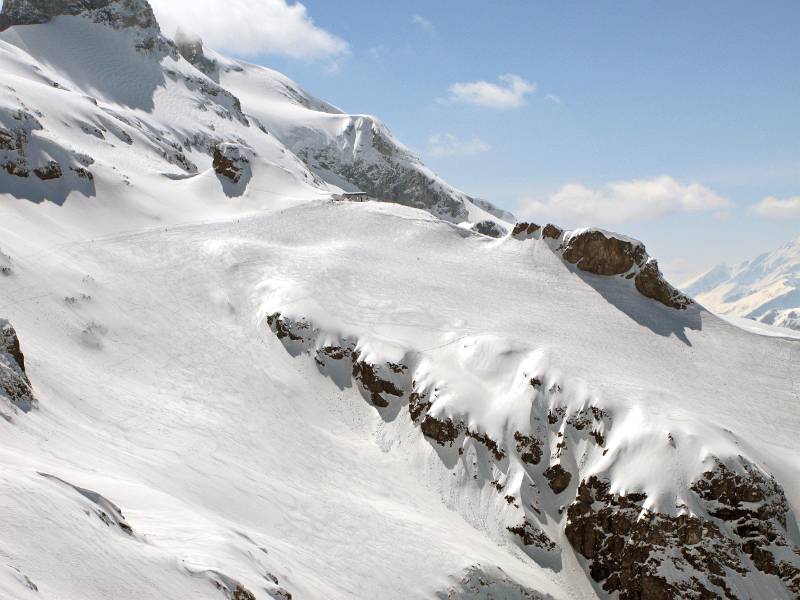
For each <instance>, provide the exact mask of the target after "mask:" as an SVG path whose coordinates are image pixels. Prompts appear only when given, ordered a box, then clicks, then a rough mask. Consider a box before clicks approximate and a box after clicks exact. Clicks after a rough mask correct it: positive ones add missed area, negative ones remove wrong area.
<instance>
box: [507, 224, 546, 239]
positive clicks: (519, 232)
mask: <svg viewBox="0 0 800 600" xmlns="http://www.w3.org/2000/svg"><path fill="white" fill-rule="evenodd" d="M540 229H541V227H540V226H539V225H537V224H536V223H525V222H521V223H517V224H516V225H514V230H513V231H512V232H511V235H512V236H513V237H515V238H518V239H525V238H528V237H530V236H532V235H533V234H534V233H536V232H537V231H539V230H540Z"/></svg>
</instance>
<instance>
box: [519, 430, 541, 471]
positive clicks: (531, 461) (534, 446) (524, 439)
mask: <svg viewBox="0 0 800 600" xmlns="http://www.w3.org/2000/svg"><path fill="white" fill-rule="evenodd" d="M514 441H515V442H517V453H519V458H520V460H521V461H522V462H524V463H525V464H528V465H538V464H539V462H540V461H541V460H542V443H541V442H540V441H539V440H537V439H536V438H534V437H531V436H528V435H523V434H522V433H521V432H519V431H515V432H514Z"/></svg>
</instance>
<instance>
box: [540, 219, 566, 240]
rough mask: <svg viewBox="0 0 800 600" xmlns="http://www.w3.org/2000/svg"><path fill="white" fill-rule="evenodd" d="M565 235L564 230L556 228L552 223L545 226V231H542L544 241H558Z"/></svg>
mask: <svg viewBox="0 0 800 600" xmlns="http://www.w3.org/2000/svg"><path fill="white" fill-rule="evenodd" d="M563 234H564V230H563V229H561V228H560V227H556V226H555V225H553V224H552V223H548V224H547V225H545V226H544V229H543V230H542V237H543V238H544V239H550V240H557V239H559V238H561V236H562V235H563Z"/></svg>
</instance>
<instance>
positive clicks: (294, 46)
mask: <svg viewBox="0 0 800 600" xmlns="http://www.w3.org/2000/svg"><path fill="white" fill-rule="evenodd" d="M150 3H151V4H152V6H153V10H154V11H155V13H156V16H157V17H158V20H159V23H160V24H161V27H162V29H163V30H164V33H165V34H167V35H172V34H174V33H175V31H176V29H177V28H178V27H182V28H184V29H187V30H191V31H193V32H195V33H197V34H198V35H199V36H200V37H202V38H203V41H204V42H205V43H206V44H207V45H209V46H211V47H212V48H215V49H218V50H226V51H229V52H234V53H237V54H242V55H248V56H253V55H256V54H261V53H274V54H283V55H285V56H290V57H292V58H298V59H302V60H320V59H335V58H337V57H341V56H343V55H346V54H347V53H348V52H349V46H348V44H347V42H346V41H344V40H343V39H341V38H339V37H337V36H336V35H334V34H332V33H330V32H329V31H326V30H325V29H322V28H321V27H319V26H317V25H316V24H315V23H314V22H313V20H312V19H311V17H310V16H309V14H308V11H307V10H306V7H305V6H304V5H302V4H300V3H299V2H298V3H293V4H289V3H288V2H287V0H227V1H226V2H219V1H218V0H151V2H150Z"/></svg>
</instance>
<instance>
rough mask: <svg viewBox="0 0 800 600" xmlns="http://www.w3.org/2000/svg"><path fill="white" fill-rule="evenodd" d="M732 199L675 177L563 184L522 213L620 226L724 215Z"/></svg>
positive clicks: (524, 204) (528, 204) (527, 202)
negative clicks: (684, 216) (680, 216)
mask: <svg viewBox="0 0 800 600" xmlns="http://www.w3.org/2000/svg"><path fill="white" fill-rule="evenodd" d="M730 206H731V202H730V200H728V199H727V198H724V197H722V196H719V195H718V194H716V193H715V192H714V191H712V190H710V189H709V188H707V187H705V186H703V185H701V184H699V183H689V184H683V183H680V182H678V181H676V180H675V179H673V178H672V177H669V176H666V175H664V176H661V177H655V178H653V179H635V180H631V181H617V182H612V183H608V184H606V185H604V186H602V187H599V188H596V189H592V188H588V187H586V186H583V185H581V184H579V183H570V184H567V185H565V186H563V187H562V188H561V189H560V190H558V192H556V193H555V194H553V195H551V196H550V197H548V198H545V199H535V198H533V199H526V200H523V201H522V202H521V203H520V208H519V211H518V212H519V213H520V214H521V215H522V216H524V217H527V218H531V219H534V220H535V219H540V220H545V219H557V220H560V221H561V222H564V224H565V225H570V226H571V225H576V226H584V225H620V224H622V223H627V222H630V221H646V220H652V219H657V218H660V217H664V216H667V215H671V214H676V213H696V212H709V211H714V212H715V213H716V214H718V215H723V214H724V211H725V210H726V209H727V208H728V207H730Z"/></svg>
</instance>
